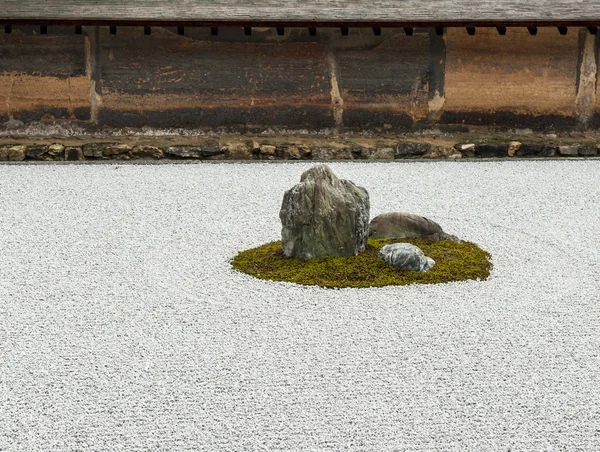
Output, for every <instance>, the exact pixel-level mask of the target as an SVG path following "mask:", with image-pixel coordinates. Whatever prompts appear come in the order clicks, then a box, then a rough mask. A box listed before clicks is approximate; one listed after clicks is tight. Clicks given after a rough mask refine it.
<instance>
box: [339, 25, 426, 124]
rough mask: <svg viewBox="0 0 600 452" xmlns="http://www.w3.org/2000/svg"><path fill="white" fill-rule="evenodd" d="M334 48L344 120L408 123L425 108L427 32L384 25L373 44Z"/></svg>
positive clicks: (413, 120) (368, 122)
mask: <svg viewBox="0 0 600 452" xmlns="http://www.w3.org/2000/svg"><path fill="white" fill-rule="evenodd" d="M365 47H366V46H365V45H364V44H363V43H362V42H360V41H358V42H356V44H355V46H354V47H351V48H345V49H341V50H338V51H336V59H337V61H338V65H339V72H340V80H339V85H340V91H341V93H342V98H343V100H344V121H343V123H344V126H346V127H352V128H360V127H372V126H377V127H381V126H385V125H386V124H388V125H391V126H394V127H411V126H412V125H413V124H414V123H416V122H418V121H420V120H422V119H424V118H425V117H426V116H427V113H428V105H427V104H428V67H429V33H427V32H422V33H415V34H414V35H413V36H407V35H406V34H405V33H404V31H394V30H385V31H384V35H383V38H382V39H381V40H380V42H378V43H377V44H376V45H374V46H370V47H367V48H365Z"/></svg>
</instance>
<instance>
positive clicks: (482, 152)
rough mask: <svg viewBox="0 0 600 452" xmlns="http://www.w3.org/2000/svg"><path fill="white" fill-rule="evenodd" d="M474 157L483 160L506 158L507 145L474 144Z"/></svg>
mask: <svg viewBox="0 0 600 452" xmlns="http://www.w3.org/2000/svg"><path fill="white" fill-rule="evenodd" d="M474 155H475V156H476V157H484V158H493V157H506V156H507V155H508V144H507V143H484V144H476V145H475V151H474Z"/></svg>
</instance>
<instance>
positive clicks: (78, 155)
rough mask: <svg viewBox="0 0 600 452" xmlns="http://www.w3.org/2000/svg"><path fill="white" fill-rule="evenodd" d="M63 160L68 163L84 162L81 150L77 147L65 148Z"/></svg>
mask: <svg viewBox="0 0 600 452" xmlns="http://www.w3.org/2000/svg"><path fill="white" fill-rule="evenodd" d="M65 160H68V161H79V160H85V157H84V155H83V149H81V147H79V146H67V147H66V148H65Z"/></svg>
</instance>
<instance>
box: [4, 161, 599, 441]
mask: <svg viewBox="0 0 600 452" xmlns="http://www.w3.org/2000/svg"><path fill="white" fill-rule="evenodd" d="M309 167H310V164H304V163H295V164H292V163H290V164H278V165H246V164H226V165H157V166H152V165H125V166H114V165H103V166H95V165H94V166H91V165H88V166H82V165H70V166H67V165H61V166H42V165H39V166H25V165H11V166H0V206H1V212H0V450H10V451H12V450H14V451H24V450H111V451H118V450H127V451H131V450H186V449H194V450H199V449H200V450H211V451H212V450H259V449H268V450H275V449H277V450H281V449H284V450H374V451H381V450H423V451H437V450H439V451H447V450H468V451H478V450H481V451H489V450H505V451H506V450H513V451H515V450H590V451H592V450H598V447H599V444H600V390H599V388H600V282H599V277H600V259H599V257H598V250H599V249H600V161H598V160H594V161H531V162H524V161H513V162H510V161H502V162H477V163H465V162H432V163H426V162H418V163H412V162H394V163H370V164H361V163H334V164H331V167H332V168H333V169H334V171H335V172H336V173H337V174H338V176H340V177H342V178H347V179H351V180H353V181H354V182H356V183H357V184H359V185H362V186H364V187H366V188H367V189H368V191H369V193H370V195H371V206H372V207H371V216H375V215H377V214H379V213H383V212H386V211H393V210H402V211H409V212H413V213H418V214H422V215H425V216H429V217H430V218H432V219H433V220H435V221H438V222H439V223H440V224H441V225H442V226H443V227H444V229H445V230H446V231H447V232H449V233H452V234H456V235H458V236H459V237H462V238H465V239H468V240H471V241H474V242H476V243H478V244H479V245H480V246H482V247H483V248H484V249H486V250H488V251H490V252H491V253H492V255H493V261H494V270H493V273H492V277H491V279H489V280H487V281H484V282H478V281H469V282H464V283H452V284H445V285H435V286H408V287H390V288H379V289H359V290H357V289H343V290H326V289H319V288H313V287H303V286H296V285H292V284H287V283H272V282H268V281H261V280H256V279H253V278H251V277H249V276H247V275H243V274H239V273H236V272H234V271H233V270H231V268H230V266H229V259H230V258H231V257H233V256H234V255H235V254H236V253H237V252H238V251H240V250H243V249H246V248H249V247H253V246H258V245H260V244H262V243H264V242H266V241H271V240H276V239H277V238H278V237H279V232H280V231H279V227H280V223H279V219H278V212H279V207H280V203H281V199H282V196H283V192H284V190H286V189H287V188H289V187H291V186H292V185H293V184H294V183H296V182H297V181H298V180H299V177H300V174H301V173H302V171H304V170H305V169H307V168H309Z"/></svg>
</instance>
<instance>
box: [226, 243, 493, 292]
mask: <svg viewBox="0 0 600 452" xmlns="http://www.w3.org/2000/svg"><path fill="white" fill-rule="evenodd" d="M400 242H404V243H411V244H413V245H416V246H418V247H419V248H421V249H422V250H423V252H424V253H425V255H426V256H429V257H431V258H432V259H433V260H435V262H436V264H435V265H434V266H433V268H432V269H431V270H429V271H428V272H426V273H421V272H414V271H408V270H398V269H396V268H394V267H392V266H391V265H388V264H387V263H385V262H384V261H383V259H381V258H379V257H377V253H378V252H379V250H380V249H381V248H382V247H384V246H385V245H388V244H390V243H400ZM490 259H491V256H490V254H489V253H488V252H487V251H484V250H482V249H481V248H479V247H478V246H477V245H475V244H474V243H471V242H462V243H455V242H453V241H450V240H444V241H439V242H434V241H431V240H424V239H369V241H368V244H367V247H366V249H365V251H364V252H362V253H360V254H359V255H357V256H352V257H323V258H318V259H310V260H308V261H303V260H301V259H296V258H289V257H286V256H285V255H284V254H283V249H282V248H281V242H279V241H277V242H271V243H266V244H264V245H262V246H259V247H258V248H252V249H249V250H246V251H242V252H241V253H239V254H238V255H237V256H235V257H234V258H233V259H232V260H231V265H232V267H233V268H234V269H235V270H238V271H240V272H242V273H247V274H249V275H252V276H254V277H256V278H260V279H268V280H271V281H286V282H292V283H296V284H303V285H310V286H320V287H327V288H343V287H383V286H403V285H407V284H439V283H447V282H452V281H466V280H470V279H474V280H484V279H487V278H488V277H489V276H490V271H491V269H492V263H491V260H490Z"/></svg>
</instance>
